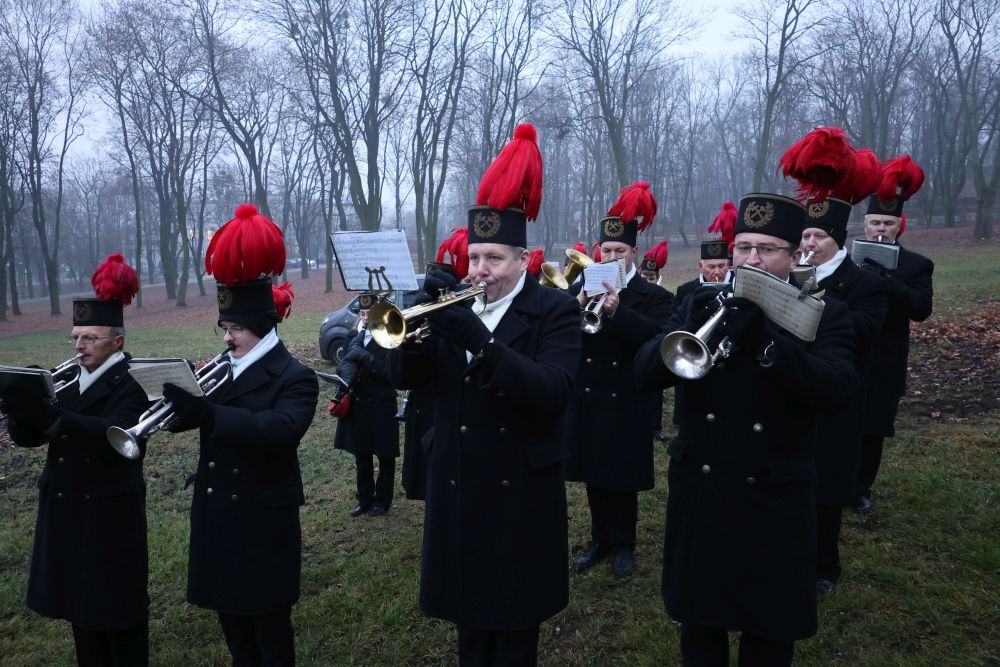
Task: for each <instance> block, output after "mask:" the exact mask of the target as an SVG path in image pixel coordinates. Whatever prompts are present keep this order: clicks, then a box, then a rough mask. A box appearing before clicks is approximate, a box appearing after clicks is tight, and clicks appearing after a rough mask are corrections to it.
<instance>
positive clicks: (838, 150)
mask: <svg viewBox="0 0 1000 667" xmlns="http://www.w3.org/2000/svg"><path fill="white" fill-rule="evenodd" d="M853 166H854V151H853V149H852V148H851V145H850V144H849V143H848V142H847V135H846V134H844V131H843V130H841V129H840V128H839V127H817V128H815V129H814V130H812V131H811V132H809V133H807V134H806V135H805V136H804V137H802V138H801V139H799V140H798V141H796V142H795V143H794V144H792V145H791V146H789V148H788V150H786V151H785V153H784V155H782V156H781V159H780V160H778V171H779V172H781V173H782V174H783V175H784V176H785V177H786V178H794V179H795V180H796V181H798V182H799V190H798V197H799V199H800V200H802V201H823V200H824V199H826V198H827V197H829V196H830V194H831V192H832V191H833V189H834V188H836V186H837V185H838V184H839V183H841V182H843V180H844V178H845V177H846V176H847V175H848V174H849V172H850V170H851V168H852V167H853Z"/></svg>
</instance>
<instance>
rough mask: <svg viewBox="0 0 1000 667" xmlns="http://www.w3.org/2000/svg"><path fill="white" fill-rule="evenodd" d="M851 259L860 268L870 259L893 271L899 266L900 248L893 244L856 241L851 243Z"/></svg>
mask: <svg viewBox="0 0 1000 667" xmlns="http://www.w3.org/2000/svg"><path fill="white" fill-rule="evenodd" d="M851 259H852V260H853V261H854V263H855V264H857V265H858V266H864V265H865V260H866V259H870V260H872V261H873V262H876V263H878V264H879V265H880V266H882V267H884V268H886V269H888V270H890V271H893V270H895V269H896V267H897V266H898V265H899V246H898V245H895V244H893V243H878V242H876V241H865V240H863V239H854V240H853V241H851Z"/></svg>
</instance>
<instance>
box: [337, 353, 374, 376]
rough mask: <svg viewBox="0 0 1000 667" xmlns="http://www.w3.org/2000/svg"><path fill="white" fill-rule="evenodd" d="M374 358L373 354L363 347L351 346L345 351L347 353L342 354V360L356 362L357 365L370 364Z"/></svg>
mask: <svg viewBox="0 0 1000 667" xmlns="http://www.w3.org/2000/svg"><path fill="white" fill-rule="evenodd" d="M374 358H375V355H374V354H372V353H371V352H369V351H368V350H366V349H365V348H363V347H351V349H349V350H348V351H347V354H345V355H344V361H346V362H349V363H352V364H356V365H357V366H359V367H360V366H365V365H367V364H370V363H371V362H372V360H373V359H374ZM341 377H343V375H341Z"/></svg>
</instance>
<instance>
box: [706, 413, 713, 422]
mask: <svg viewBox="0 0 1000 667" xmlns="http://www.w3.org/2000/svg"><path fill="white" fill-rule="evenodd" d="M705 421H708V422H714V421H715V413H714V412H709V413H708V414H707V415H705Z"/></svg>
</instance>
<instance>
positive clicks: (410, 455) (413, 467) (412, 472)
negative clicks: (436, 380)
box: [400, 385, 434, 500]
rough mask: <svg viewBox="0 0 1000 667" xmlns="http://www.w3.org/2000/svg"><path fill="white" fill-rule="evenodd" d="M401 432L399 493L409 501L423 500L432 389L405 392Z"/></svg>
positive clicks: (431, 425) (431, 429)
mask: <svg viewBox="0 0 1000 667" xmlns="http://www.w3.org/2000/svg"><path fill="white" fill-rule="evenodd" d="M403 403H404V411H403V419H404V423H405V425H404V429H405V435H404V438H403V470H402V472H401V473H400V476H401V481H402V484H403V491H405V493H406V497H407V498H408V499H409V500H425V499H426V498H427V467H428V466H427V452H428V451H429V450H430V447H431V440H433V437H434V389H433V386H432V385H426V386H423V387H417V388H416V389H409V390H407V392H406V395H405V397H404V398H403Z"/></svg>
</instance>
